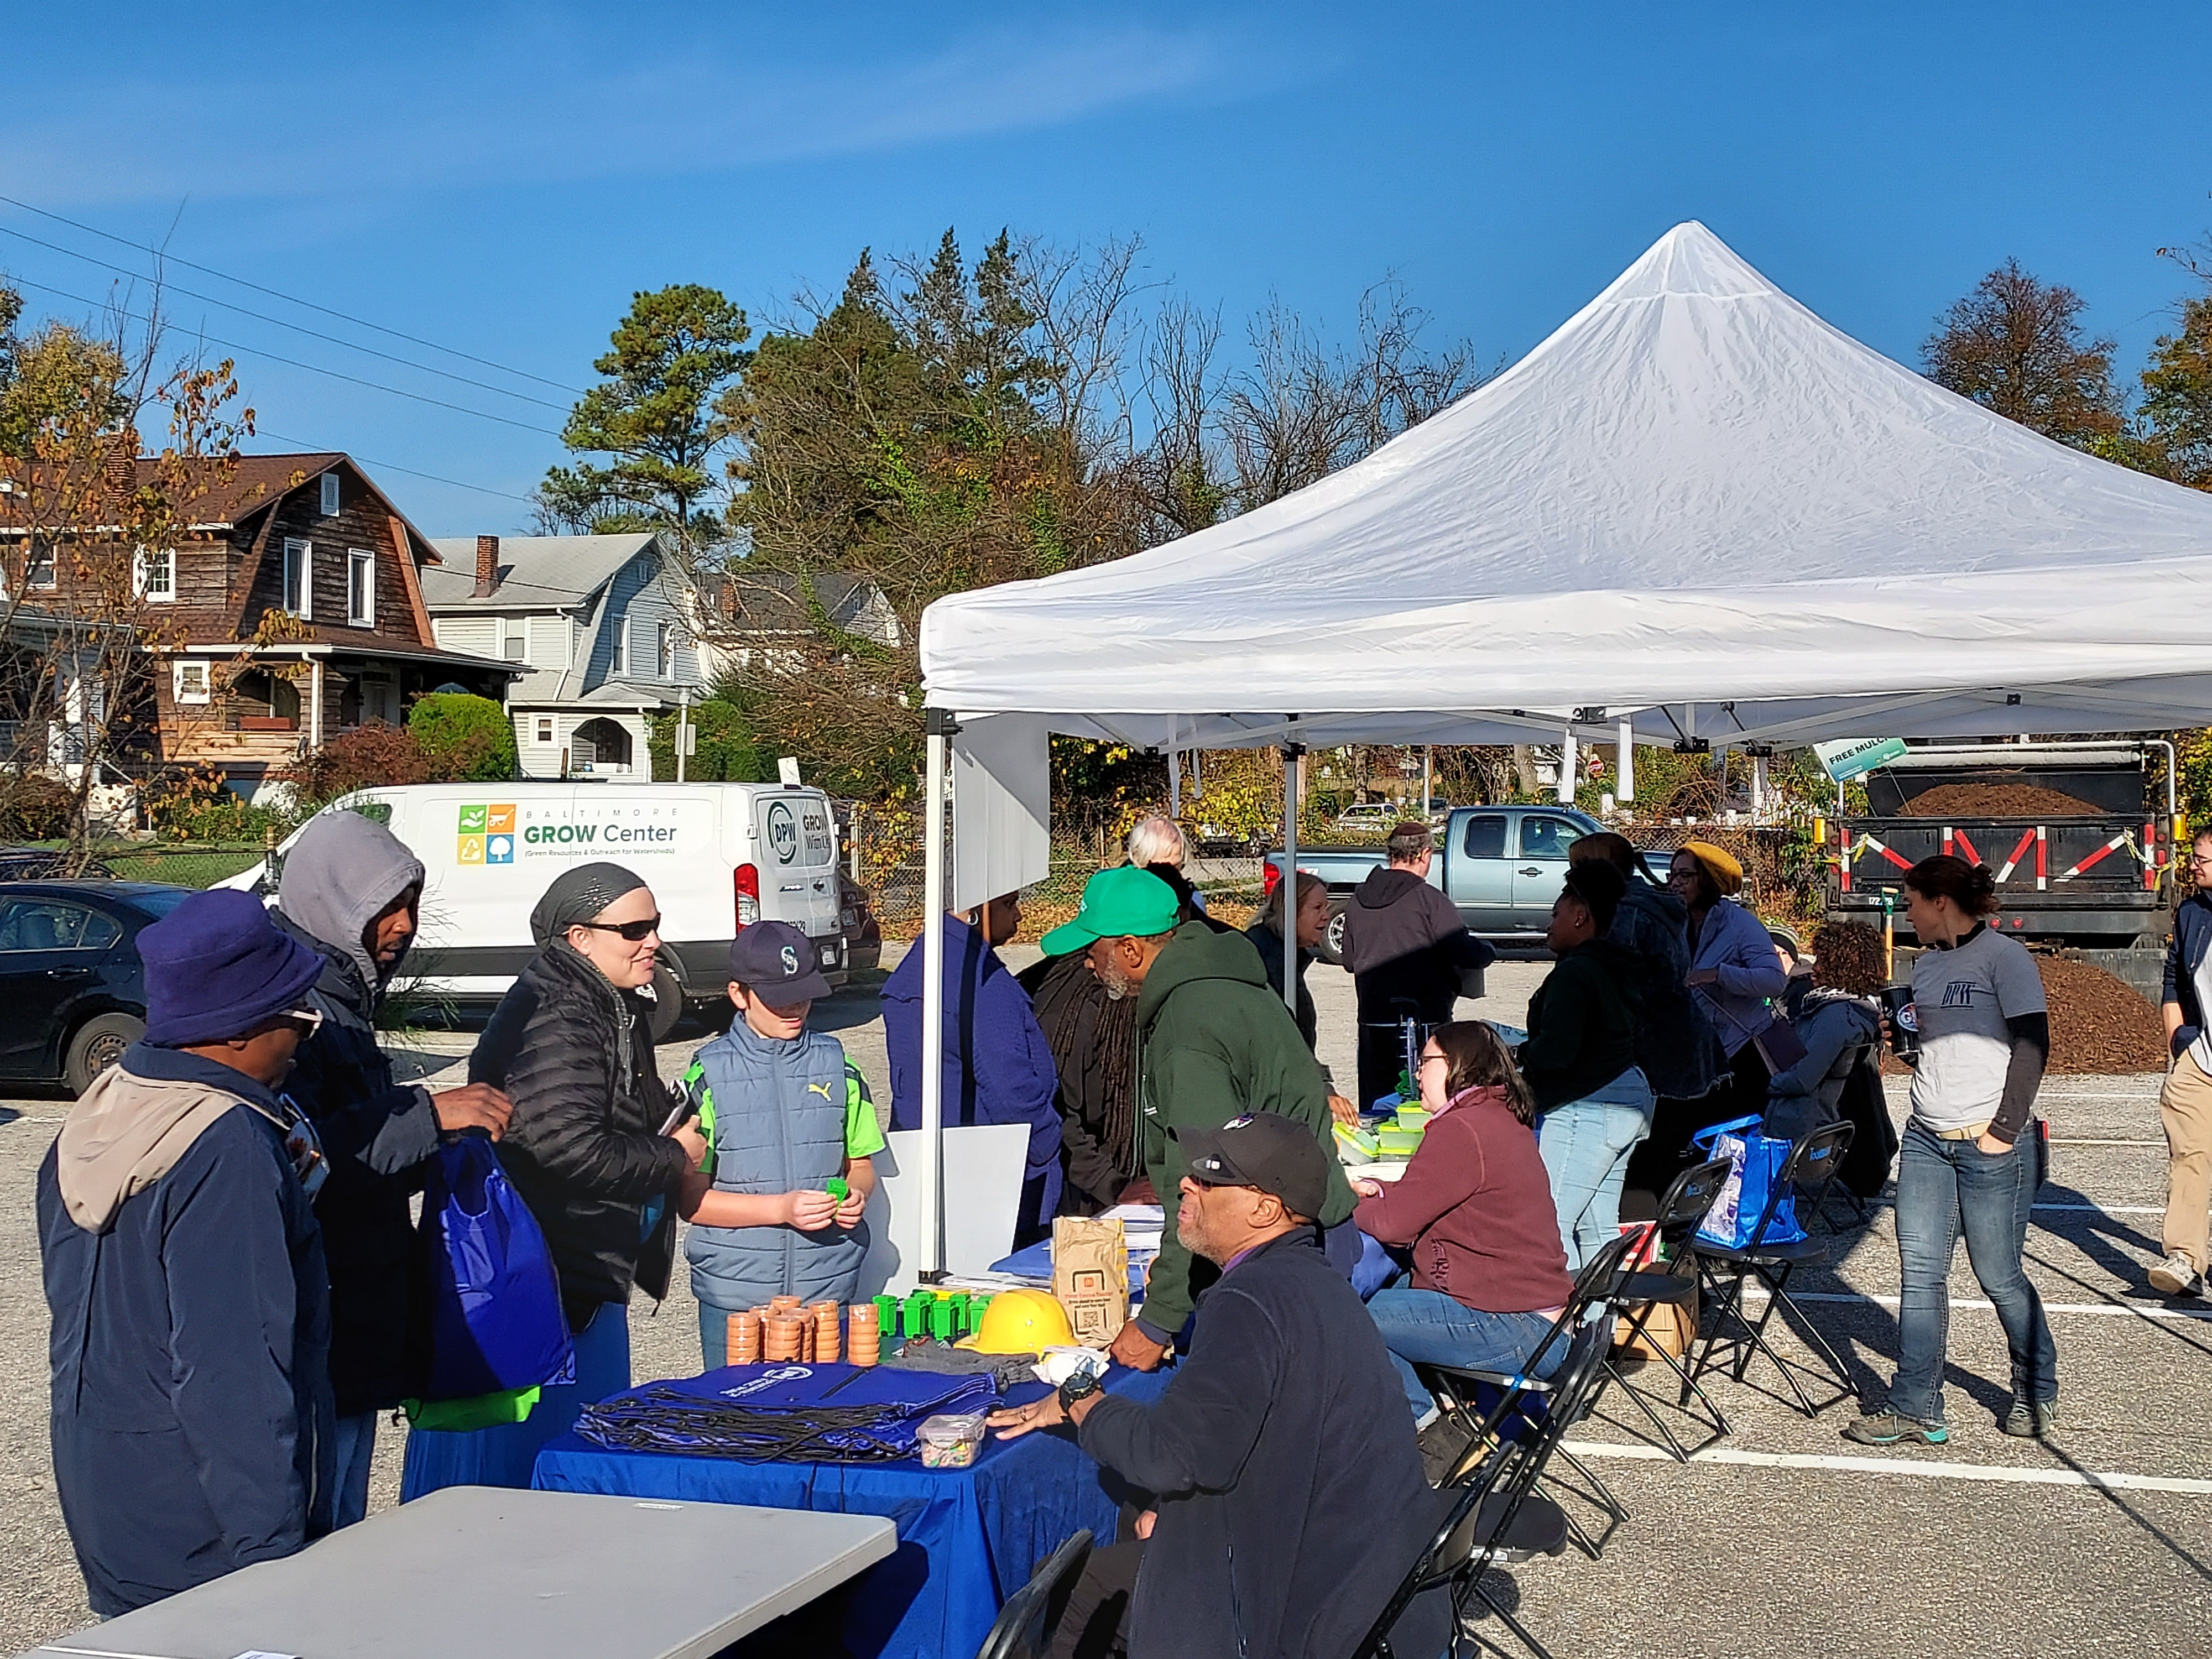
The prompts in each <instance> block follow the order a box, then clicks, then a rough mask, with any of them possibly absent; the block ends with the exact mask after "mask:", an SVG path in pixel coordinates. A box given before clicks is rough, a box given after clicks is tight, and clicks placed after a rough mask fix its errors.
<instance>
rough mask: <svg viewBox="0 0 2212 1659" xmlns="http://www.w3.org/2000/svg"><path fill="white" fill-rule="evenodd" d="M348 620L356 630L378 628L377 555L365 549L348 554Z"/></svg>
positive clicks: (358, 549) (353, 550) (357, 548)
mask: <svg viewBox="0 0 2212 1659" xmlns="http://www.w3.org/2000/svg"><path fill="white" fill-rule="evenodd" d="M325 476H326V477H327V476H328V475H327V474H325ZM346 620H347V621H348V622H349V623H352V624H353V625H354V626H355V627H356V628H374V627H375V626H376V555H375V554H374V553H372V552H370V551H369V550H368V549H367V548H365V547H356V548H354V549H352V550H349V552H348V553H347V554H346Z"/></svg>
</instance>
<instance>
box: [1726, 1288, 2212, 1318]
mask: <svg viewBox="0 0 2212 1659" xmlns="http://www.w3.org/2000/svg"><path fill="white" fill-rule="evenodd" d="M1743 1294H1744V1299H1745V1300H1746V1301H1752V1302H1755V1301H1761V1300H1764V1299H1765V1296H1766V1291H1765V1287H1764V1286H1763V1285H1745V1286H1744V1287H1743ZM1790 1300H1791V1301H1793V1302H1874V1303H1878V1304H1881V1306H1882V1307H1885V1308H1894V1307H1896V1306H1897V1305H1898V1304H1899V1298H1898V1297H1893V1296H1878V1295H1875V1294H1872V1293H1870V1292H1869V1291H1791V1292H1790ZM1951 1306H1952V1308H1953V1309H1954V1310H1957V1309H1960V1308H1966V1309H1978V1310H1982V1311H1983V1312H1989V1311H1991V1310H1994V1309H1995V1308H1996V1303H1994V1302H1990V1301H1987V1300H1985V1299H1984V1298H1983V1297H1978V1296H1954V1297H1952V1298H1951ZM2043 1311H2044V1312H2045V1313H2047V1314H2132V1315H2134V1316H2136V1318H2138V1319H2212V1308H2169V1307H2167V1306H2166V1304H2164V1303H2162V1302H2046V1303H2045V1304H2043Z"/></svg>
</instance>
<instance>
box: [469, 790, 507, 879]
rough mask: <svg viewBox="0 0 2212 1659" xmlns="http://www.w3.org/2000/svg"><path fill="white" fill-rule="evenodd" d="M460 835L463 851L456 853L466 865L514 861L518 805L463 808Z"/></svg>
mask: <svg viewBox="0 0 2212 1659" xmlns="http://www.w3.org/2000/svg"><path fill="white" fill-rule="evenodd" d="M460 838H461V840H460V851H459V854H456V860H457V862H459V863H462V864H512V863H513V862H514V807H513V803H511V802H510V803H507V804H505V805H483V806H464V807H463V808H461V822H460Z"/></svg>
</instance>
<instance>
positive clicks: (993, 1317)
mask: <svg viewBox="0 0 2212 1659" xmlns="http://www.w3.org/2000/svg"><path fill="white" fill-rule="evenodd" d="M1074 1341H1075V1332H1074V1331H1073V1329H1072V1328H1070V1327H1069V1325H1068V1322H1067V1311H1066V1309H1064V1308H1062V1307H1061V1306H1060V1304H1059V1303H1058V1302H1057V1301H1055V1300H1054V1297H1053V1294H1052V1292H1051V1291H1000V1292H999V1294H998V1295H996V1296H994V1297H992V1298H991V1305H990V1306H989V1307H987V1308H986V1309H984V1310H983V1323H982V1326H981V1328H980V1329H978V1330H977V1331H976V1333H975V1335H973V1336H963V1337H962V1338H961V1339H960V1340H959V1341H958V1342H957V1343H956V1344H955V1345H954V1346H957V1347H962V1348H973V1349H974V1350H975V1352H978V1353H1042V1352H1044V1351H1045V1350H1046V1349H1047V1348H1064V1347H1069V1346H1073V1344H1074Z"/></svg>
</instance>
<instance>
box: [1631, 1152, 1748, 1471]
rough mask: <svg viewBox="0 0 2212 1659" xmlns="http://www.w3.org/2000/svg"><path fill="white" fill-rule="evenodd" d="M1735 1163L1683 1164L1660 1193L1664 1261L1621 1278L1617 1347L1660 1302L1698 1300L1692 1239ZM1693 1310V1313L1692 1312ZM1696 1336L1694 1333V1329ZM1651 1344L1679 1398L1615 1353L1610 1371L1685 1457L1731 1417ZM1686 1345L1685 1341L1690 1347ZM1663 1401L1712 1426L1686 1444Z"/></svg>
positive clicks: (1722, 1432) (1657, 1226)
mask: <svg viewBox="0 0 2212 1659" xmlns="http://www.w3.org/2000/svg"><path fill="white" fill-rule="evenodd" d="M1734 1168H1735V1165H1734V1164H1732V1163H1731V1162H1730V1161H1729V1159H1727V1158H1715V1159H1713V1160H1712V1161H1711V1163H1709V1164H1698V1165H1696V1166H1695V1167H1694V1168H1692V1169H1687V1170H1683V1171H1682V1173H1681V1174H1680V1175H1678V1176H1675V1177H1674V1182H1673V1184H1671V1185H1670V1186H1669V1187H1668V1188H1667V1191H1666V1193H1665V1194H1664V1195H1663V1196H1662V1198H1661V1199H1660V1200H1659V1215H1658V1218H1657V1219H1656V1220H1655V1221H1654V1222H1653V1223H1652V1224H1651V1229H1652V1235H1653V1237H1654V1238H1655V1240H1656V1255H1657V1256H1658V1258H1659V1260H1660V1261H1661V1262H1662V1263H1663V1264H1664V1265H1663V1266H1662V1267H1657V1268H1645V1267H1638V1268H1633V1269H1632V1270H1631V1271H1630V1272H1629V1273H1628V1274H1627V1275H1626V1278H1624V1279H1622V1281H1621V1284H1620V1302H1621V1308H1622V1318H1623V1319H1624V1320H1625V1321H1626V1326H1625V1328H1623V1329H1622V1330H1621V1331H1620V1333H1619V1334H1618V1335H1616V1336H1615V1338H1614V1340H1613V1352H1614V1353H1618V1352H1620V1350H1621V1349H1622V1348H1624V1347H1626V1346H1629V1345H1630V1344H1631V1343H1633V1342H1634V1341H1636V1340H1637V1339H1638V1338H1639V1337H1641V1336H1643V1335H1644V1329H1645V1327H1646V1326H1647V1325H1648V1324H1649V1323H1650V1319H1651V1313H1652V1310H1653V1309H1654V1308H1655V1307H1656V1306H1657V1305H1658V1304H1660V1303H1662V1302H1669V1303H1684V1302H1687V1303H1690V1304H1692V1307H1694V1306H1695V1301H1694V1298H1695V1297H1696V1295H1697V1291H1698V1264H1697V1260H1696V1258H1695V1257H1694V1256H1693V1255H1692V1254H1691V1250H1690V1240H1691V1239H1692V1237H1694V1236H1695V1234H1696V1233H1697V1231H1698V1229H1699V1227H1700V1226H1701V1225H1704V1222H1705V1215H1706V1212H1708V1211H1710V1210H1711V1208H1712V1207H1713V1204H1714V1201H1715V1200H1717V1199H1718V1198H1719V1197H1720V1195H1721V1188H1723V1187H1725V1186H1726V1185H1728V1178H1729V1171H1730V1170H1732V1169H1734ZM1694 1317H1695V1316H1694V1314H1692V1318H1694ZM1694 1336H1695V1332H1694V1331H1693V1332H1692V1338H1693V1339H1694ZM1648 1346H1649V1348H1650V1352H1655V1353H1656V1354H1657V1355H1658V1357H1659V1358H1661V1359H1662V1360H1663V1361H1664V1362H1665V1363H1666V1365H1667V1368H1668V1370H1671V1371H1673V1372H1674V1376H1675V1379H1676V1380H1677V1381H1678V1382H1680V1383H1681V1385H1682V1388H1681V1397H1680V1399H1679V1400H1676V1401H1664V1400H1659V1399H1657V1398H1656V1396H1655V1395H1652V1394H1651V1393H1650V1391H1649V1390H1648V1389H1641V1388H1638V1386H1637V1385H1636V1383H1634V1382H1633V1381H1632V1380H1631V1379H1630V1378H1629V1377H1628V1376H1626V1375H1624V1374H1623V1373H1622V1371H1621V1370H1620V1362H1619V1361H1618V1360H1617V1359H1615V1358H1613V1357H1612V1356H1611V1355H1608V1356H1607V1358H1606V1362H1605V1366H1606V1376H1607V1378H1608V1379H1609V1380H1610V1381H1612V1382H1614V1383H1619V1384H1620V1391H1621V1392H1622V1393H1623V1394H1625V1395H1627V1396H1628V1398H1629V1399H1630V1401H1632V1402H1633V1403H1634V1404H1635V1407H1636V1408H1637V1409H1638V1411H1640V1412H1642V1413H1644V1417H1645V1418H1646V1419H1649V1420H1650V1424H1651V1426H1652V1427H1653V1428H1655V1429H1656V1430H1658V1431H1659V1436H1660V1438H1661V1439H1662V1440H1663V1441H1665V1442H1666V1447H1667V1449H1668V1451H1669V1452H1671V1453H1672V1454H1674V1458H1675V1460H1676V1461H1677V1462H1683V1463H1686V1462H1689V1461H1690V1459H1691V1457H1692V1455H1695V1454H1696V1453H1698V1452H1701V1451H1703V1450H1704V1449H1705V1448H1706V1447H1708V1446H1710V1445H1711V1444H1712V1443H1713V1442H1715V1441H1716V1440H1718V1439H1721V1438H1722V1437H1724V1436H1726V1435H1727V1434H1728V1433H1729V1420H1728V1419H1727V1418H1726V1417H1725V1416H1724V1415H1723V1414H1722V1412H1721V1408H1720V1407H1719V1406H1718V1405H1717V1403H1715V1401H1714V1400H1713V1398H1712V1396H1711V1395H1708V1394H1707V1393H1706V1392H1705V1389H1702V1388H1700V1387H1699V1385H1698V1380H1697V1379H1696V1378H1695V1377H1694V1376H1691V1375H1690V1372H1689V1370H1688V1369H1687V1368H1686V1366H1685V1365H1684V1364H1682V1362H1681V1361H1680V1359H1678V1358H1675V1357H1674V1355H1673V1354H1672V1353H1669V1352H1668V1351H1667V1350H1666V1348H1664V1347H1663V1346H1660V1345H1659V1344H1657V1343H1656V1342H1655V1343H1651V1344H1649V1345H1648ZM1687 1346H1688V1345H1685V1347H1684V1351H1685V1352H1687ZM1692 1396H1695V1398H1696V1399H1697V1401H1698V1403H1699V1405H1701V1406H1703V1407H1705V1411H1704V1412H1703V1413H1700V1412H1699V1411H1698V1410H1697V1409H1696V1408H1695V1407H1692V1405H1691V1404H1690V1401H1691V1399H1692ZM1662 1405H1663V1406H1667V1407H1669V1408H1670V1409H1672V1410H1675V1411H1679V1412H1680V1413H1682V1414H1683V1415H1684V1416H1686V1417H1687V1418H1688V1419H1690V1420H1691V1421H1692V1422H1693V1423H1695V1424H1696V1425H1698V1426H1699V1428H1701V1429H1705V1430H1707V1431H1709V1432H1708V1433H1707V1434H1706V1435H1705V1438H1703V1439H1702V1440H1700V1441H1699V1442H1698V1443H1697V1444H1696V1445H1694V1446H1685V1445H1683V1443H1681V1441H1680V1438H1678V1437H1676V1435H1675V1433H1674V1430H1673V1429H1672V1428H1671V1427H1669V1426H1668V1423H1667V1420H1666V1419H1664V1418H1662V1416H1660V1415H1659V1412H1658V1409H1657V1407H1659V1406H1662ZM1632 1432H1633V1431H1632Z"/></svg>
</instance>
